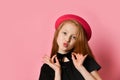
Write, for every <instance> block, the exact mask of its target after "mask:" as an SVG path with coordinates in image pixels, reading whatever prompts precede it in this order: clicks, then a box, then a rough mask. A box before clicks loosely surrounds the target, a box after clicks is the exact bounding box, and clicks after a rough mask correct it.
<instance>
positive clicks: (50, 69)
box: [41, 63, 54, 72]
mask: <svg viewBox="0 0 120 80" xmlns="http://www.w3.org/2000/svg"><path fill="white" fill-rule="evenodd" d="M41 71H45V72H49V71H50V72H51V71H54V70H53V69H52V68H51V67H50V66H49V65H47V64H45V63H44V64H43V65H42V67H41Z"/></svg>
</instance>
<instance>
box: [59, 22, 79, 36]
mask: <svg viewBox="0 0 120 80" xmlns="http://www.w3.org/2000/svg"><path fill="white" fill-rule="evenodd" d="M60 31H67V32H70V33H73V34H77V33H78V31H79V26H76V25H75V24H74V23H71V22H67V23H64V24H63V26H62V28H61V30H60Z"/></svg>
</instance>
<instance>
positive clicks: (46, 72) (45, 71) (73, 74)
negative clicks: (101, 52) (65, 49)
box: [39, 53, 101, 80]
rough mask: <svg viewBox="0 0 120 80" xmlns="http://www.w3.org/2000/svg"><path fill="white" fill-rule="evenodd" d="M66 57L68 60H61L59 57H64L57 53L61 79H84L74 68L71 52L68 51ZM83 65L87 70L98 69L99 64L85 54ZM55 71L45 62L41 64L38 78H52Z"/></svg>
mask: <svg viewBox="0 0 120 80" xmlns="http://www.w3.org/2000/svg"><path fill="white" fill-rule="evenodd" d="M66 56H67V58H68V59H69V60H70V61H68V62H62V60H61V57H64V56H63V55H62V54H60V53H57V58H58V60H59V62H60V65H61V71H62V73H61V80H85V79H84V78H83V76H82V75H81V74H80V72H79V71H78V70H77V69H76V68H75V66H74V64H73V62H72V59H71V53H68V54H67V55H66ZM83 66H84V67H85V68H86V69H87V71H88V72H92V71H93V70H99V69H100V68H101V67H100V65H99V64H98V63H97V62H96V61H95V60H94V59H93V58H92V57H90V56H87V57H86V59H85V61H84V62H83ZM54 76H55V72H54V70H53V69H52V68H51V67H50V66H49V65H47V64H43V66H42V67H41V71H40V76H39V80H54Z"/></svg>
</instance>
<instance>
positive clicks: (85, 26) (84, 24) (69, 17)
mask: <svg viewBox="0 0 120 80" xmlns="http://www.w3.org/2000/svg"><path fill="white" fill-rule="evenodd" d="M65 20H76V21H77V22H78V23H80V24H81V25H82V27H83V29H84V30H85V32H86V34H87V40H88V41H89V40H90V38H91V34H92V31H91V28H90V26H89V24H88V23H87V22H86V21H85V20H84V19H83V18H81V17H80V16H77V15H74V14H65V15H63V16H60V17H59V18H58V19H57V20H56V23H55V29H57V28H58V27H59V25H60V24H61V23H62V22H63V21H65Z"/></svg>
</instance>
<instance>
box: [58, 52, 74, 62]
mask: <svg viewBox="0 0 120 80" xmlns="http://www.w3.org/2000/svg"><path fill="white" fill-rule="evenodd" d="M65 57H66V58H68V59H69V60H70V61H71V60H72V59H71V52H68V53H66V54H61V53H57V58H58V60H59V61H60V62H63V59H64V58H65Z"/></svg>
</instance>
